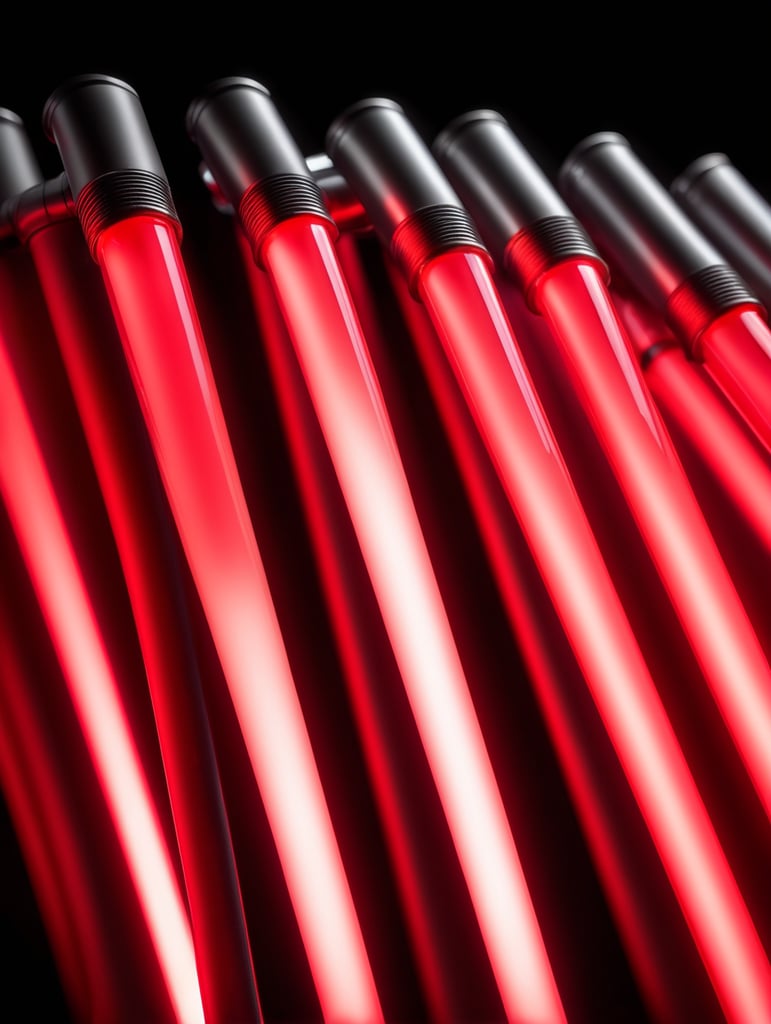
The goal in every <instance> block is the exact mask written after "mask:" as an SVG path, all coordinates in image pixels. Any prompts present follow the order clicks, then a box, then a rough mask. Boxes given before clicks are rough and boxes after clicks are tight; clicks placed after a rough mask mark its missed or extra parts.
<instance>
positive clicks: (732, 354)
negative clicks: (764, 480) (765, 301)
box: [698, 309, 771, 451]
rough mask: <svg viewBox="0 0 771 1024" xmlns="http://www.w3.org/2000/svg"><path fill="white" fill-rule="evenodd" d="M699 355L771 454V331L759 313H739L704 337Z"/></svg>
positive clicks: (730, 314)
mask: <svg viewBox="0 0 771 1024" xmlns="http://www.w3.org/2000/svg"><path fill="white" fill-rule="evenodd" d="M698 351H699V354H700V356H701V358H702V359H703V360H704V365H705V366H706V367H707V369H708V370H709V372H710V374H711V375H712V377H713V378H714V380H715V381H716V383H717V385H718V386H719V387H720V388H721V389H722V390H723V391H724V392H725V394H726V395H727V396H728V397H729V398H730V399H731V401H732V402H733V404H734V405H735V406H736V408H737V409H738V410H739V412H740V413H741V414H742V416H744V418H745V420H746V421H747V423H748V424H749V426H750V427H751V428H752V429H753V430H754V431H755V433H756V434H757V436H758V437H759V438H760V440H761V441H762V442H763V444H764V445H765V446H766V448H768V449H769V451H771V330H770V329H769V326H768V323H767V322H766V321H765V320H764V319H763V317H762V316H761V315H760V314H759V313H758V312H757V311H756V310H751V309H735V310H731V311H730V312H728V313H724V314H723V316H720V317H718V318H717V319H716V320H714V321H713V322H712V323H711V324H710V325H709V326H708V327H707V328H706V329H705V330H704V331H703V332H702V334H701V337H700V338H699V341H698Z"/></svg>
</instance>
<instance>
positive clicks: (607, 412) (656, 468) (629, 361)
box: [435, 111, 771, 817]
mask: <svg viewBox="0 0 771 1024" xmlns="http://www.w3.org/2000/svg"><path fill="white" fill-rule="evenodd" d="M435 149H436V151H437V152H438V153H439V157H438V159H439V160H440V161H441V163H442V166H443V167H444V168H445V170H446V171H447V173H448V176H449V178H450V180H451V182H452V183H453V184H454V186H455V187H456V188H457V189H458V194H459V195H460V197H461V199H462V200H463V201H464V202H465V204H466V206H467V208H468V209H469V211H470V213H471V215H472V216H473V217H474V219H475V221H476V222H477V223H478V224H480V225H481V227H480V230H482V231H483V232H484V234H483V237H485V238H487V239H488V241H489V244H490V246H491V249H493V248H495V249H496V250H497V253H498V259H499V262H500V263H501V264H502V266H503V267H504V268H505V270H506V272H507V273H508V274H509V275H510V276H511V277H512V278H513V279H514V280H515V281H517V283H519V285H520V287H521V288H522V290H523V292H524V294H525V296H526V299H527V302H528V304H529V306H530V308H531V309H532V310H533V312H535V313H536V314H538V315H540V316H542V317H543V318H544V320H545V321H546V323H548V325H549V327H550V328H551V334H552V337H553V338H554V342H555V343H556V344H557V345H558V346H559V350H560V353H561V356H562V360H561V362H562V364H563V365H564V367H565V372H566V373H567V374H568V375H569V378H570V380H571V381H572V383H573V385H574V387H575V390H576V393H577V394H578V396H579V398H580V401H581V403H582V405H583V408H584V410H585V411H586V413H587V415H588V416H589V417H590V419H591V421H592V423H593V424H594V430H595V433H596V434H597V437H598V439H599V441H600V443H601V445H602V448H603V450H604V452H605V454H606V456H607V458H608V460H609V461H610V464H611V466H612V467H613V471H614V474H615V476H616V478H617V480H618V482H619V484H620V486H621V489H622V491H623V493H624V495H625V497H626V500H627V502H628V504H629V507H630V510H631V512H632V515H633V516H634V519H635V522H636V523H637V526H638V528H639V530H640V533H641V535H642V537H643V539H644V540H645V543H646V546H647V548H648V551H649V552H650V554H651V557H652V559H653V561H654V564H655V565H656V567H657V569H658V572H659V575H660V576H661V578H662V580H663V582H664V585H665V587H666V589H667V593H668V595H669V597H670V600H671V601H672V605H673V607H674V608H675V611H676V613H677V615H678V618H679V620H680V623H681V625H682V627H683V630H684V632H685V634H686V636H687V637H688V639H689V641H690V644H691V646H692V648H693V651H694V654H695V655H696V658H697V660H698V662H699V665H700V667H701V670H702V672H703V674H704V678H705V680H706V682H707V685H708V686H709V687H710V689H711V691H712V694H713V697H714V699H715V701H716V702H717V704H718V706H719V707H720V710H721V713H722V715H723V718H724V721H725V723H726V726H727V728H728V730H729V732H730V733H731V735H732V736H733V740H734V743H735V744H736V747H737V749H738V751H739V753H740V755H741V757H742V758H743V760H744V762H745V765H746V767H747V771H748V773H749V775H750V777H751V779H752V780H753V782H754V785H755V788H756V790H757V792H758V796H759V798H760V800H761V801H762V803H763V806H764V807H765V809H766V814H767V815H768V816H769V817H771V743H770V742H769V739H771V666H769V664H768V661H767V659H766V655H765V653H764V651H763V647H762V645H761V643H760V641H759V639H758V637H757V635H756V634H755V631H754V629H753V627H752V623H751V621H750V618H749V616H748V614H747V610H746V609H745V607H744V605H743V604H742V602H741V599H740V597H739V594H738V592H737V590H736V587H735V585H734V582H733V580H732V578H731V575H730V573H729V571H728V569H727V567H726V565H725V563H724V561H723V558H722V555H721V554H720V550H719V548H718V546H717V544H716V542H715V539H714V537H713V536H712V534H711V532H710V530H709V526H708V524H707V521H706V519H705V518H704V514H703V512H702V510H701V508H700V506H699V503H698V501H697V499H696V496H695V494H694V493H693V490H692V488H691V485H690V482H689V480H688V477H687V476H686V473H685V471H684V469H683V467H682V464H681V462H680V459H679V457H678V454H677V451H676V449H675V446H674V443H673V442H672V439H671V437H670V436H669V434H668V432H667V429H666V426H665V424H664V422H663V420H662V419H661V415H660V413H659V410H658V407H657V406H656V404H655V402H654V400H653V398H652V396H651V394H650V392H649V390H648V388H647V385H646V383H645V378H644V376H643V373H642V369H641V368H640V365H639V362H638V361H637V360H636V359H635V357H634V353H633V351H632V347H631V342H630V341H629V337H628V335H627V333H626V330H625V328H624V325H623V322H622V321H621V320H620V318H619V316H618V314H617V312H616V309H615V307H614V305H613V302H612V299H611V296H610V291H609V289H608V284H607V278H606V269H605V265H604V264H603V262H602V260H601V259H600V257H599V255H598V254H597V253H596V252H593V251H592V249H593V247H592V245H591V242H589V241H588V239H587V238H586V236H585V233H584V231H583V229H582V228H581V226H580V225H579V224H578V222H577V221H576V220H575V219H574V218H573V217H572V215H571V213H570V211H569V209H568V208H567V206H566V205H565V203H564V201H563V200H562V198H561V196H560V195H559V194H558V193H557V192H556V190H553V189H552V188H551V186H550V183H549V181H548V179H547V178H546V175H545V174H543V172H542V171H541V170H540V168H539V167H538V165H537V164H536V163H535V161H534V160H532V159H531V158H530V156H529V154H528V153H527V151H526V150H525V149H524V147H522V146H521V144H520V143H519V140H518V139H517V138H516V136H515V135H514V134H513V133H512V132H511V129H510V128H509V126H508V124H507V123H506V121H505V119H504V118H502V117H501V116H500V115H497V114H496V113H495V112H492V111H472V112H471V113H468V114H466V115H464V116H463V117H461V118H458V119H457V120H456V121H454V122H453V123H452V124H451V125H450V126H449V127H448V128H447V129H445V131H444V132H443V133H442V134H441V135H440V137H439V138H438V139H437V141H436V143H435ZM501 210H503V211H505V212H503V213H501V212H500V211H501ZM504 235H507V236H508V237H507V238H506V239H505V241H504V242H503V245H502V250H501V244H500V239H501V236H504ZM741 315H744V316H746V315H748V314H746V313H745V314H741ZM722 319H724V318H722ZM718 322H722V320H721V321H718ZM712 329H713V330H714V329H715V328H714V327H713V328H712Z"/></svg>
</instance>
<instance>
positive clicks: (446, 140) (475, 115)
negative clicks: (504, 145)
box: [431, 108, 508, 160]
mask: <svg viewBox="0 0 771 1024" xmlns="http://www.w3.org/2000/svg"><path fill="white" fill-rule="evenodd" d="M480 121H495V122H497V123H498V124H508V121H507V120H506V118H505V117H504V116H503V114H500V113H498V111H497V110H487V109H485V108H480V109H478V110H467V111H466V113H465V114H459V115H458V117H454V118H453V119H452V121H450V122H449V123H448V124H447V125H445V127H444V128H443V129H442V131H440V132H439V134H438V135H437V136H436V138H435V139H434V141H433V143H432V145H431V148H432V150H433V151H434V156H436V157H437V158H438V159H440V160H441V159H443V158H444V157H445V156H446V155H447V153H448V151H449V150H450V148H451V146H452V144H453V142H454V141H455V140H456V139H457V137H458V136H459V135H460V133H461V132H462V131H463V130H464V129H465V128H468V127H469V125H472V124H477V123H478V122H480Z"/></svg>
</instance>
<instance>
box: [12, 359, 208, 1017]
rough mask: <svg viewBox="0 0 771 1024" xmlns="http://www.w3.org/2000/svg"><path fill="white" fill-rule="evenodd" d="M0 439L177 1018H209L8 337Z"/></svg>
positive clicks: (38, 578)
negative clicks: (9, 352) (14, 367)
mask: <svg viewBox="0 0 771 1024" xmlns="http://www.w3.org/2000/svg"><path fill="white" fill-rule="evenodd" d="M0 340H2V339H0ZM0 439H1V440H2V450H3V457H2V459H1V460H0V493H2V496H3V500H4V502H5V504H6V507H7V510H8V514H9V517H10V519H11V522H12V525H13V528H14V533H15V534H16V537H17V540H18V543H19V547H20V549H21V551H22V553H23V556H24V559H25V562H26V564H27V568H28V571H29V574H30V577H31V579H32V582H33V585H34V588H35V592H36V594H37V597H38V600H39V602H40V606H41V609H42V611H43V614H44V616H45V620H46V623H47V625H48V629H49V631H50V633H51V637H52V640H53V642H54V645H55V648H56V651H57V654H58V657H59V659H60V662H61V664H62V668H63V671H64V673H65V677H66V680H67V685H68V687H69V689H70V693H71V697H72V700H73V703H74V705H75V709H76V711H77V714H78V718H79V721H80V725H81V728H82V729H83V733H84V736H85V738H86V742H87V744H88V747H89V750H90V752H91V756H92V757H93V760H94V763H95V766H96V769H97V772H98V774H99V778H100V781H101V784H102V786H103V788H104V791H105V796H106V799H107V801H108V804H109V806H110V809H111V813H112V815H113V818H114V821H115V827H116V829H117V831H118V834H119V836H120V840H121V845H122V848H123V852H124V855H125V857H126V859H127V862H128V865H129V870H130V872H131V877H132V881H133V883H134V885H135V887H136V889H137V892H138V894H139V897H140V900H141V904H142V908H143V911H144V914H145V916H146V918H147V923H148V928H149V930H150V935H151V938H152V942H153V945H154V948H155V953H156V956H157V958H158V961H159V964H160V967H161V970H162V971H163V975H164V978H165V981H166V985H167V987H168V991H169V996H170V998H171V1000H172V1002H173V1005H174V1009H175V1014H176V1017H177V1020H178V1021H179V1022H180V1024H182V1022H184V1024H187V1022H188V1021H189V1022H196V1021H203V1011H202V1006H201V994H200V990H199V984H198V974H197V969H196V963H195V955H194V951H193V944H192V937H191V934H190V923H189V920H188V917H187V910H186V907H185V905H184V902H183V899H182V896H181V893H180V891H179V888H178V886H177V881H176V877H175V875H174V870H173V867H172V862H171V859H170V855H169V851H168V849H167V847H166V845H165V842H164V839H163V836H162V832H161V828H160V824H159V821H158V816H157V812H156V809H155V806H154V804H153V801H152V797H151V794H150V790H149V787H148V784H147V780H146V778H145V775H144V772H143V770H142V765H141V761H140V759H139V755H138V752H137V749H136V746H135V743H134V740H133V737H132V735H131V732H130V729H129V726H128V723H127V720H126V716H125V712H124V709H123V706H122V702H121V698H120V692H119V687H118V684H117V681H116V679H115V675H114V672H113V668H112V665H111V663H110V658H109V654H108V651H107V649H106V647H105V643H104V640H103V637H102V635H101V633H100V630H99V625H98V621H97V618H96V616H95V613H94V609H93V606H92V604H91V600H90V597H89V594H88V591H87V589H86V586H85V583H84V580H83V577H82V575H81V571H80V567H79V565H78V562H77V559H76V557H75V552H74V550H73V547H72V543H71V541H70V538H69V536H68V533H67V528H66V524H65V522H64V520H63V517H62V513H61V510H60V508H59V504H58V501H57V497H56V493H55V491H54V488H53V484H52V482H51V479H50V477H49V475H48V470H47V467H46V465H45V461H44V458H43V455H42V452H41V451H40V448H39V446H38V443H37V439H36V436H35V430H34V426H33V424H32V422H31V420H30V418H29V415H28V412H27V409H26V406H25V402H24V396H23V394H22V392H21V390H20V387H19V383H18V381H17V378H16V375H15V373H14V369H13V366H12V364H11V361H10V357H9V354H8V351H7V349H6V346H5V343H4V341H3V342H2V344H0Z"/></svg>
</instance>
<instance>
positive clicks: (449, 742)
mask: <svg viewBox="0 0 771 1024" xmlns="http://www.w3.org/2000/svg"><path fill="white" fill-rule="evenodd" d="M262 259H263V261H264V264H265V267H266V270H267V272H268V274H269V276H270V279H271V281H272V284H273V287H274V291H275V294H276V297H277V300H278V303H279V305H280V308H281V310H282V313H283V317H284V320H285V322H286V324H287V328H288V331H289V334H290V336H291V338H292V340H293V342H294V345H295V349H296V351H297V355H298V358H299V361H300V365H301V367H302V370H303V373H304V377H305V380H306V383H307V386H308V389H309V392H310V394H311V397H312V399H313V403H314V406H315V409H316V413H317V416H318V419H319V422H320V424H321V427H322V431H323V433H324V436H325V438H326V442H327V446H328V448H329V452H330V455H331V457H332V459H333V462H334V465H335V468H336V470H337V475H338V479H339V481H340V485H341V487H342V489H343V492H344V494H345V497H346V501H347V504H348V508H349V510H350V513H351V519H352V522H353V525H354V529H355V531H356V534H357V536H358V539H359V544H360V546H361V550H362V554H363V556H364V560H365V562H366V564H367V567H368V570H369V574H370V577H371V579H372V583H373V586H374V588H375V591H376V594H377V597H378V601H379V605H380V609H381V612H382V615H383V620H384V623H385V626H386V630H387V632H388V634H389V636H390V639H391V644H392V646H393V650H394V655H395V657H396V660H397V663H398V665H399V667H400V670H401V674H402V678H403V681H404V685H405V688H406V690H407V693H408V697H409V700H410V704H411V706H412V711H413V715H414V717H415V721H416V724H417V727H418V730H419V732H420V734H421V738H422V741H423V745H424V747H425V750H426V755H427V757H428V760H429V762H430V764H431V768H432V771H433V774H434V779H435V781H436V785H437V789H438V792H439V796H440V799H441V801H442V804H443V806H444V810H445V814H446V817H447V821H448V824H449V827H450V831H451V833H452V835H453V838H454V841H455V845H456V849H457V851H458V856H459V858H460V861H461V865H462V867H463V870H464V874H465V876H466V880H467V884H468V886H469V892H470V895H471V899H472V902H473V903H474V906H475V909H476V913H477V917H478V920H479V924H480V928H481V930H482V933H483V936H484V939H485V943H486V946H487V949H488V954H489V956H490V960H491V964H492V967H493V972H494V974H495V976H496V980H497V982H498V986H499V989H500V992H501V998H502V1000H503V1003H504V1007H505V1010H506V1014H507V1019H510V1020H517V1019H522V1018H525V1019H533V1020H539V1021H561V1020H564V1011H563V1009H562V1005H561V1002H560V999H559V995H558V993H557V990H556V985H555V981H554V978H553V975H552V972H551V967H550V965H549V962H548V957H547V954H546V950H545V948H544V945H543V939H542V937H541V933H540V928H539V925H538V921H537V919H536V915H535V912H534V908H533V906H532V903H531V900H530V896H529V893H528V891H527V884H526V880H525V878H524V875H523V872H522V867H521V864H520V861H519V855H518V853H517V850H516V846H515V843H514V839H513V837H512V835H511V831H510V828H509V825H508V822H507V820H506V813H505V809H504V807H503V804H502V801H501V796H500V793H499V791H498V787H497V784H496V781H495V777H494V772H493V769H492V765H491V764H490V762H489V758H488V754H487V751H486V748H485V742H484V738H483V736H482V733H481V730H480V727H479V724H478V721H477V717H476V713H475V709H474V707H473V703H472V701H471V697H470V693H469V690H468V684H467V681H466V679H465V676H464V670H463V666H462V664H461V662H460V658H459V655H458V652H457V649H456V646H455V641H454V638H453V636H452V632H451V627H450V624H449V621H448V620H447V617H446V611H445V610H444V607H443V601H442V596H441V593H440V591H439V588H438V584H437V581H436V578H435V576H434V573H433V569H432V567H431V562H430V556H429V553H428V550H427V548H426V546H425V540H424V538H423V536H422V533H421V529H420V524H419V521H418V518H417V516H416V511H415V507H414V505H413V501H412V498H411V495H410V489H409V483H408V481H407V479H406V476H405V473H404V468H403V466H402V463H401V458H400V455H399V452H398V448H397V444H396V439H395V437H394V435H393V430H392V427H391V424H390V422H389V418H388V413H387V409H386V407H385V402H384V400H383V397H382V394H381V391H380V387H379V384H378V381H377V379H376V376H375V372H374V368H373V366H372V364H371V359H370V356H369V353H368V350H367V345H366V340H365V338H364V337H363V334H362V331H361V327H360V324H359V321H358V317H357V315H356V311H355V309H354V306H353V303H352V301H351V297H350V294H349V291H348V287H347V284H346V282H345V279H344V277H343V275H342V272H341V270H340V266H339V263H338V259H337V256H336V254H335V251H334V248H333V246H332V242H331V239H330V234H329V229H328V228H327V227H326V226H322V225H321V224H318V223H314V222H313V221H311V220H306V219H305V218H295V219H293V220H289V221H286V222H284V223H283V224H281V225H280V226H279V227H278V228H277V229H275V230H273V231H272V232H271V234H270V235H269V236H268V237H267V238H266V240H265V242H264V244H263V247H262Z"/></svg>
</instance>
